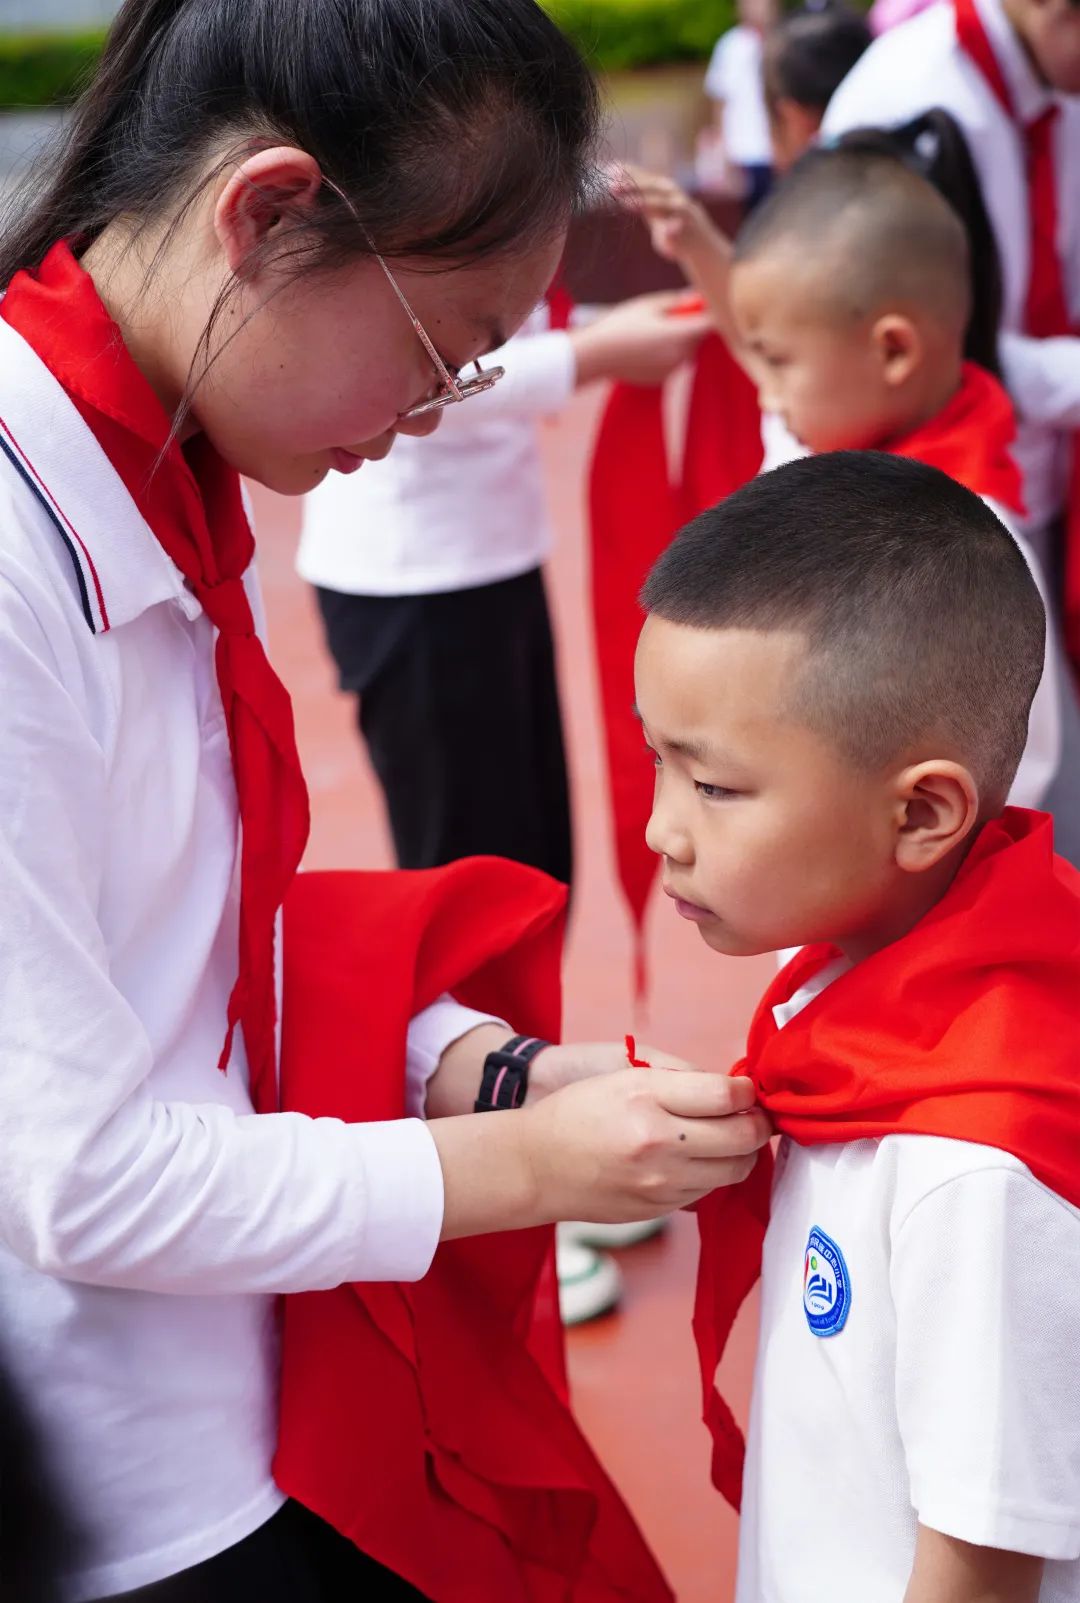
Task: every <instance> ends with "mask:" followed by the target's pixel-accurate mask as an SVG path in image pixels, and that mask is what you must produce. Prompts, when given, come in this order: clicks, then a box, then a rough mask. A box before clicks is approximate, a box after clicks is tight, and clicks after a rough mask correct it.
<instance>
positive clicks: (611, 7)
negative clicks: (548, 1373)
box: [0, 0, 735, 106]
mask: <svg viewBox="0 0 1080 1603" xmlns="http://www.w3.org/2000/svg"><path fill="white" fill-rule="evenodd" d="M543 3H544V4H545V5H546V6H547V8H548V10H549V11H550V12H551V14H552V16H553V17H554V18H555V20H556V21H557V22H558V23H559V25H560V26H561V27H563V28H565V30H566V31H567V33H569V34H570V35H571V37H572V38H574V39H576V40H577V42H578V44H579V45H580V46H581V48H582V50H583V51H584V52H585V54H586V56H587V57H588V59H589V61H590V62H591V63H592V65H593V66H594V67H595V68H596V69H597V70H598V71H603V72H610V71H613V70H616V69H618V68H620V67H644V66H655V65H657V64H659V63H661V62H667V61H694V60H701V59H703V58H704V57H705V56H706V55H707V54H708V52H709V50H710V48H711V46H712V44H713V42H714V41H715V40H716V39H717V38H718V37H719V35H720V34H721V33H722V32H723V30H724V29H725V28H727V27H729V26H730V24H731V23H732V22H733V21H734V15H735V0H543ZM103 37H104V35H103V33H102V32H100V31H98V32H88V33H75V34H66V33H4V32H0V106H50V105H62V104H63V103H64V102H65V101H69V100H72V99H73V98H74V97H75V95H76V94H77V93H78V90H79V87H80V85H81V84H82V83H83V82H84V80H85V78H86V75H87V73H88V71H89V70H90V68H91V67H92V66H93V63H94V61H95V60H96V58H97V55H98V52H99V51H100V49H101V42H102V39H103Z"/></svg>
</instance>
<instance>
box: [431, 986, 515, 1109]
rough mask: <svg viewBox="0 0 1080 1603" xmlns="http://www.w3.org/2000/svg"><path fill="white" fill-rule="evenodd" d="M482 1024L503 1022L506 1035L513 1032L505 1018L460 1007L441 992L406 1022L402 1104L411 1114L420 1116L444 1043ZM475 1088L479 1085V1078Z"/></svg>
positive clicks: (459, 1037) (449, 1042)
mask: <svg viewBox="0 0 1080 1603" xmlns="http://www.w3.org/2000/svg"><path fill="white" fill-rule="evenodd" d="M483 1024H502V1025H503V1026H504V1028H505V1030H506V1033H507V1036H510V1035H512V1034H513V1031H512V1030H511V1029H510V1026H509V1025H508V1024H506V1021H505V1020H504V1019H497V1018H493V1017H492V1016H491V1014H489V1013H477V1012H474V1010H473V1009H472V1008H471V1007H462V1005H461V1003H460V1002H455V1001H454V999H453V997H452V996H440V997H439V999H438V1001H437V1002H432V1004H431V1006H430V1007H427V1008H425V1009H424V1011H423V1012H422V1013H418V1014H417V1015H416V1017H415V1018H414V1019H413V1021H412V1023H411V1024H410V1025H409V1036H408V1045H407V1049H406V1055H405V1108H406V1111H407V1112H408V1113H409V1114H410V1116H411V1117H413V1118H422V1117H423V1115H424V1104H425V1102H426V1100H427V1087H428V1081H429V1080H430V1079H431V1076H432V1075H433V1074H434V1073H435V1070H436V1069H437V1068H438V1067H439V1060H440V1058H441V1057H442V1055H443V1053H444V1052H445V1051H446V1049H447V1047H450V1046H453V1044H454V1042H455V1041H460V1040H461V1037H462V1036H463V1035H468V1033H469V1031H470V1030H475V1029H478V1028H479V1027H480V1026H481V1025H483ZM476 1089H477V1090H478V1091H479V1089H480V1080H479V1078H477V1082H476Z"/></svg>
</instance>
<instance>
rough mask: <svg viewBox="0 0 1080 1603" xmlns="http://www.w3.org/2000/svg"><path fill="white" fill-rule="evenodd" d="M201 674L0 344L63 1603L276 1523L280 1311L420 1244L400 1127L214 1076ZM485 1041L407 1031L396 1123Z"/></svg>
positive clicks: (218, 916) (15, 1247)
mask: <svg viewBox="0 0 1080 1603" xmlns="http://www.w3.org/2000/svg"><path fill="white" fill-rule="evenodd" d="M35 491H36V492H37V493H36V494H35V493H34V492H35ZM39 497H40V499H39ZM245 583H246V584H247V586H248V590H249V594H250V595H251V597H252V601H253V604H255V605H256V607H258V594H257V582H256V578H255V574H254V572H253V571H249V573H248V574H247V576H246V579H245ZM257 615H258V613H257ZM213 653H214V631H213V628H212V626H211V624H210V622H209V620H208V618H207V617H206V616H205V614H204V613H203V611H202V608H201V607H200V605H199V603H198V602H197V601H196V600H195V598H194V597H193V596H192V594H191V592H190V591H189V590H188V588H187V587H186V585H185V582H184V580H183V578H182V577H181V575H180V573H179V572H178V570H177V569H176V568H175V567H174V566H173V564H172V562H171V561H170V560H169V559H168V557H167V556H166V555H165V553H164V552H163V550H162V549H161V547H160V546H159V544H158V542H157V540H156V539H155V538H154V536H153V534H152V532H151V531H150V530H149V529H148V528H147V527H146V525H145V524H144V523H143V521H142V518H141V517H140V515H139V513H138V511H137V510H136V508H135V505H134V503H133V502H132V500H131V499H130V497H129V496H128V493H127V491H126V490H125V488H124V486H123V484H122V483H121V481H120V479H119V478H118V476H117V474H116V473H115V472H114V470H113V468H112V467H111V466H110V464H109V462H108V461H107V459H106V457H105V456H104V454H103V453H102V451H101V449H100V447H99V446H98V444H97V442H96V440H95V439H94V437H93V435H92V434H91V433H90V431H89V430H88V428H87V427H86V425H85V423H84V422H83V421H82V419H81V418H80V416H79V415H78V413H77V412H76V410H75V409H74V407H72V406H71V404H70V403H69V401H68V400H67V397H66V395H65V394H64V392H63V390H62V389H61V387H60V386H59V385H58V384H57V382H56V380H55V379H54V378H53V377H52V375H51V374H50V373H49V371H48V370H47V369H46V368H45V367H44V365H43V364H42V363H41V362H40V360H39V359H38V357H37V356H36V355H35V354H34V352H33V351H32V350H31V349H30V347H29V346H28V345H27V344H26V343H25V342H24V341H23V340H22V339H21V337H20V336H19V335H18V334H16V333H15V331H14V330H13V329H12V328H10V327H9V326H8V325H7V324H6V323H4V322H3V321H2V320H0V685H2V687H3V693H2V695H0V909H2V916H0V1107H2V1109H3V1115H2V1117H0V1243H2V1245H0V1346H2V1347H3V1350H4V1352H5V1355H6V1357H7V1358H9V1359H10V1362H11V1365H12V1368H13V1372H14V1379H15V1381H16V1383H17V1384H18V1385H19V1386H20V1388H21V1389H22V1391H23V1392H24V1394H25V1397H26V1400H27V1403H28V1405H29V1406H30V1408H31V1409H32V1411H33V1413H34V1414H35V1415H36V1416H37V1418H38V1419H39V1421H40V1422H41V1424H42V1425H43V1427H44V1430H45V1434H46V1438H47V1443H48V1445H49V1446H50V1448H51V1450H52V1454H53V1456H54V1457H55V1459H56V1463H57V1468H58V1471H59V1473H60V1475H61V1478H62V1480H63V1482H64V1484H65V1487H66V1490H67V1492H68V1494H69V1496H70V1497H71V1499H72V1501H73V1503H74V1506H75V1511H76V1513H77V1514H78V1516H79V1517H80V1519H81V1520H82V1521H83V1522H84V1524H85V1526H86V1527H87V1531H88V1535H89V1537H90V1547H89V1551H88V1554H87V1567H86V1569H85V1570H84V1571H83V1572H82V1573H81V1574H80V1575H78V1576H77V1577H75V1578H74V1583H73V1595H74V1596H76V1597H87V1596H97V1595H101V1594H108V1593H112V1592H123V1591H127V1590H129V1589H131V1588H135V1587H140V1586H143V1585H146V1584H147V1583H149V1582H152V1581H155V1580H158V1579H160V1578H161V1577H163V1576H166V1575H169V1574H172V1573H174V1572H176V1571H178V1570H180V1569H183V1568H185V1567H187V1566H188V1565H191V1564H195V1563H198V1562H199V1561H200V1560H202V1559H205V1558H207V1557H210V1556H211V1555H213V1554H215V1553H217V1552H219V1551H221V1550H223V1549H224V1548H226V1547H228V1546H230V1545H231V1544H233V1543H234V1542H237V1541H239V1540H240V1539H241V1538H243V1537H244V1536H246V1535H248V1534H249V1533H250V1532H251V1531H253V1530H255V1529H256V1528H257V1527H258V1526H259V1525H260V1524H262V1523H263V1522H264V1521H265V1520H266V1519H268V1518H269V1516H270V1515H271V1514H273V1513H274V1511H275V1509H276V1508H277V1507H278V1506H279V1505H280V1503H281V1501H282V1498H281V1494H280V1493H279V1492H278V1490H277V1488H276V1487H275V1485H274V1482H273V1479H272V1477H271V1474H270V1461H271V1455H272V1453H273V1450H274V1443H275V1434H276V1413H277V1398H276V1391H277V1356H276V1350H275V1339H274V1328H275V1327H274V1317H273V1298H274V1294H275V1293H278V1292H288V1291H309V1290H317V1289H320V1288H322V1287H331V1286H337V1285H339V1284H341V1283H342V1282H345V1281H352V1280H380V1279H392V1280H410V1279H417V1278H419V1277H420V1276H421V1275H423V1274H424V1273H425V1271H426V1270H427V1267H428V1265H429V1263H430V1261H431V1257H432V1254H433V1252H434V1250H435V1246H436V1242H437V1240H438V1236H439V1231H440V1226H441V1220H442V1177H441V1172H440V1168H439V1163H438V1158H437V1155H436V1151H435V1145H434V1143H433V1141H432V1139H431V1136H430V1133H429V1132H428V1130H427V1127H426V1126H425V1125H424V1123H423V1122H422V1120H420V1119H416V1118H414V1119H406V1120H402V1121H400V1122H396V1123H386V1124H378V1125H346V1124H343V1123H341V1122H339V1121H337V1120H334V1119H318V1120H312V1119H308V1118H304V1117H301V1116H300V1115H298V1114H272V1115H266V1116H261V1117H259V1116H256V1115H255V1114H254V1113H253V1112H252V1107H251V1101H250V1098H249V1095H248V1084H247V1071H246V1063H245V1059H244V1052H243V1041H242V1038H241V1036H240V1035H239V1034H238V1035H237V1038H236V1042H235V1046H234V1050H233V1056H232V1062H231V1065H230V1067H229V1071H228V1073H227V1074H222V1073H221V1072H220V1071H219V1069H218V1067H217V1062H218V1056H219V1053H220V1050H221V1044H222V1039H223V1035H224V1024H225V1016H226V1003H227V1000H228V996H229V992H230V989H231V987H232V984H233V981H234V979H235V975H236V968H237V915H238V882H237V808H236V794H235V787H234V782H233V773H232V765H231V761H230V756H229V741H228V735H227V732H226V727H225V720H224V714H223V711H222V705H221V698H220V695H219V693H218V687H217V680H216V676H215V672H214V657H213ZM357 978H358V982H362V978H363V977H362V976H358V977H357ZM477 1017H478V1016H477V1015H473V1014H470V1013H467V1012H466V1011H465V1010H462V1009H458V1008H457V1006H456V1004H454V1003H453V1002H450V1001H444V1002H442V1003H437V1004H436V1005H435V1007H434V1008H433V1009H430V1010H429V1011H428V1012H427V1013H426V1014H424V1015H422V1016H421V1018H420V1019H418V1020H416V1021H415V1022H414V1025H413V1029H412V1033H411V1036H410V1051H409V1059H410V1061H409V1073H410V1078H411V1083H412V1088H413V1090H412V1095H413V1102H414V1105H415V1106H417V1107H418V1108H419V1106H420V1105H421V1104H422V1098H423V1087H424V1084H425V1080H426V1076H427V1074H428V1073H430V1071H431V1069H432V1067H433V1066H434V1064H435V1063H436V1061H437V1059H438V1057H439V1056H440V1055H441V1052H442V1050H443V1049H444V1048H445V1046H446V1045H447V1044H448V1043H449V1042H450V1041H451V1040H453V1039H454V1038H455V1037H456V1036H458V1035H460V1034H462V1033H463V1031H464V1030H465V1029H467V1028H469V1027H470V1026H471V1024H472V1023H473V1022H475V1021H476V1019H477ZM342 1050H343V1051H352V1052H354V1053H355V1055H356V1064H357V1070H358V1072H362V1066H363V1043H362V1042H352V1043H349V1042H343V1043H342ZM357 1451H358V1452H362V1451H363V1443H362V1442H361V1443H358V1444H357Z"/></svg>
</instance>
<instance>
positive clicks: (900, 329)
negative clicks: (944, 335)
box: [870, 312, 925, 388]
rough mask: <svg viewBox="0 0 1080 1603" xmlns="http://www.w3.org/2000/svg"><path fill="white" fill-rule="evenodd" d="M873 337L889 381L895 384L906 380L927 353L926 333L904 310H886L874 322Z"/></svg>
mask: <svg viewBox="0 0 1080 1603" xmlns="http://www.w3.org/2000/svg"><path fill="white" fill-rule="evenodd" d="M870 338H871V339H872V341H873V343H874V348H875V350H876V351H877V353H878V360H879V362H880V365H881V373H882V377H883V378H884V380H885V382H886V384H889V385H892V386H893V387H894V388H898V387H899V386H900V385H901V384H906V383H907V381H908V379H909V378H910V377H911V375H912V374H913V373H914V372H916V370H917V369H918V367H919V366H920V364H921V363H922V360H923V356H924V354H925V348H924V345H923V337H922V335H921V333H920V332H919V330H918V329H917V328H916V326H915V324H914V323H913V322H912V320H911V318H910V317H905V316H904V315H903V314H902V313H901V312H886V313H885V315H884V316H883V317H879V318H878V320H877V322H876V323H875V324H874V327H873V329H872V330H871V334H870Z"/></svg>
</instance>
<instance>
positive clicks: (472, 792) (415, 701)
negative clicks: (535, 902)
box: [318, 569, 571, 884]
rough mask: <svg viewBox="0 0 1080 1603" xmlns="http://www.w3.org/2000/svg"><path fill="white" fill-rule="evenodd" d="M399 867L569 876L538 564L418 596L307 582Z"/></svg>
mask: <svg viewBox="0 0 1080 1603" xmlns="http://www.w3.org/2000/svg"><path fill="white" fill-rule="evenodd" d="M318 596H319V606H320V608H321V610H322V615H323V621H324V623H325V625H326V638H327V643H328V644H329V647H330V651H331V654H332V655H333V658H334V661H335V662H336V663H337V667H338V672H339V674H340V678H341V687H342V689H343V690H351V691H355V692H356V694H357V695H358V696H359V698H360V713H359V716H360V729H361V731H362V733H363V736H364V739H365V740H366V742H367V746H368V751H369V753H370V755H371V761H372V765H373V767H374V769H375V772H376V774H377V776H378V779H379V782H380V784H381V786H382V789H383V794H384V796H385V798H386V805H387V810H388V812H389V815H390V827H391V830H392V832H393V837H394V848H395V852H396V854H397V860H398V863H399V865H400V866H401V867H402V868H435V867H437V866H438V865H440V864H442V863H449V862H452V861H454V860H455V859H456V858H459V857H471V856H474V855H476V854H491V855H493V856H497V857H509V858H512V859H514V860H515V861H517V862H521V863H530V864H532V866H533V867H535V868H542V869H545V870H546V871H547V873H549V874H551V875H553V876H554V877H555V878H556V879H559V880H562V881H564V882H565V883H567V884H568V883H569V881H570V874H571V841H570V804H569V797H568V792H567V779H566V757H565V752H564V748H563V733H562V720H561V717H560V713H559V695H558V687H557V685H556V680H555V656H554V649H553V646H552V639H551V622H550V619H549V616H548V609H547V600H546V597H545V593H544V581H543V575H542V574H541V572H540V571H539V569H534V570H533V571H532V572H531V573H526V574H523V575H522V576H521V577H520V578H515V579H507V580H504V581H502V582H501V583H499V584H489V585H481V586H480V587H478V588H476V589H472V590H454V591H449V592H447V593H446V594H443V595H426V596H400V597H399V596H392V597H385V596H351V595H342V594H340V593H339V592H338V591H335V590H319V592H318Z"/></svg>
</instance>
